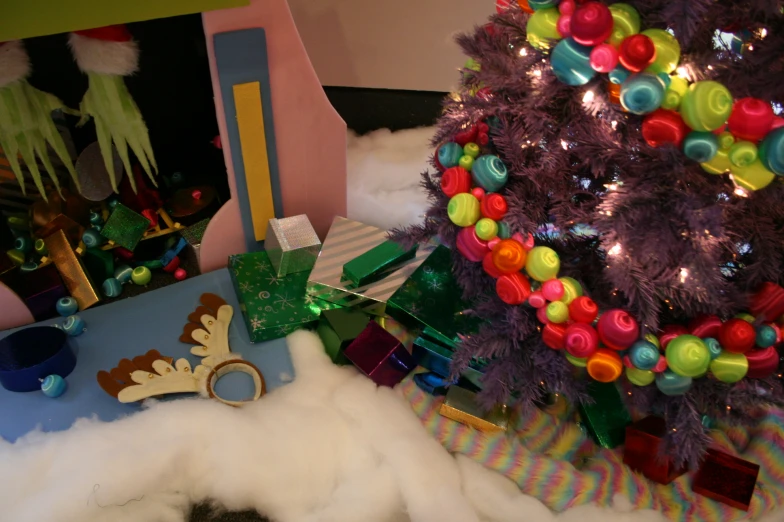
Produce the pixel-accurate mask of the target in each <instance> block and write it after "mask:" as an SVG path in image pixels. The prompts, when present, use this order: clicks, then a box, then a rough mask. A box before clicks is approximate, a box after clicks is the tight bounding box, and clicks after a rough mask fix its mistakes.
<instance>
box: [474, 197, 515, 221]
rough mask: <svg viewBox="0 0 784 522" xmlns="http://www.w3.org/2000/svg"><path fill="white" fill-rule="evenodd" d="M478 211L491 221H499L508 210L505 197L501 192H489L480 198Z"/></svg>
mask: <svg viewBox="0 0 784 522" xmlns="http://www.w3.org/2000/svg"><path fill="white" fill-rule="evenodd" d="M481 201H482V202H481V203H480V205H479V211H480V212H481V213H482V217H486V218H490V219H492V220H493V221H501V220H502V219H504V216H505V215H506V211H507V210H509V208H508V206H507V204H506V199H505V198H504V197H503V196H502V195H501V194H496V193H491V194H487V195H486V196H485V197H484V198H482V200H481Z"/></svg>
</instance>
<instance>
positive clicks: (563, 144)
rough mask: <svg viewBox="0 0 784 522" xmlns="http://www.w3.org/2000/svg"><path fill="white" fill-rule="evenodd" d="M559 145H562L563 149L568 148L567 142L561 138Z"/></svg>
mask: <svg viewBox="0 0 784 522" xmlns="http://www.w3.org/2000/svg"><path fill="white" fill-rule="evenodd" d="M561 147H563V150H566V149H568V148H569V144H568V143H566V140H561Z"/></svg>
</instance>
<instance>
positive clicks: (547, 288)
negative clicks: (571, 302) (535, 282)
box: [542, 279, 564, 301]
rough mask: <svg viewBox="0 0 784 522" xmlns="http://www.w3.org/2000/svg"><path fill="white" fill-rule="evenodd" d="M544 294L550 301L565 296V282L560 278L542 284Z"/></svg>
mask: <svg viewBox="0 0 784 522" xmlns="http://www.w3.org/2000/svg"><path fill="white" fill-rule="evenodd" d="M542 295H543V296H544V298H545V299H547V300H548V301H559V300H560V299H561V298H562V297H563V296H564V286H563V283H562V282H561V281H560V280H558V279H550V280H548V281H545V282H544V283H543V284H542Z"/></svg>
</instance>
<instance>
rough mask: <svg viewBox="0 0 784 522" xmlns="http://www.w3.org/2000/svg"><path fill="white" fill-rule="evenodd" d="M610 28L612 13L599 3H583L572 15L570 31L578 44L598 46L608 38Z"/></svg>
mask: <svg viewBox="0 0 784 522" xmlns="http://www.w3.org/2000/svg"><path fill="white" fill-rule="evenodd" d="M612 28H613V17H612V13H610V10H609V9H608V8H607V6H606V5H604V4H603V3H601V2H593V1H592V2H585V3H584V4H582V5H579V6H577V8H576V9H575V10H574V13H572V20H571V24H570V29H571V33H572V38H574V41H575V42H577V43H578V44H582V45H589V46H594V45H599V44H600V43H602V42H604V41H605V40H607V39H608V38H609V37H610V34H611V33H612Z"/></svg>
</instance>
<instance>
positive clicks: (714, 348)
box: [702, 337, 722, 361]
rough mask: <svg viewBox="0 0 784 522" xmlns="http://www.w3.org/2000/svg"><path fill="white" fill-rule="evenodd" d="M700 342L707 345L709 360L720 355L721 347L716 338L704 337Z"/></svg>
mask: <svg viewBox="0 0 784 522" xmlns="http://www.w3.org/2000/svg"><path fill="white" fill-rule="evenodd" d="M702 342H703V343H705V346H707V347H708V352H710V358H711V361H712V360H713V359H715V358H716V357H718V356H719V355H721V350H722V348H721V344H720V343H719V341H718V340H717V339H714V338H713V337H705V338H704V339H703V340H702Z"/></svg>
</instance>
